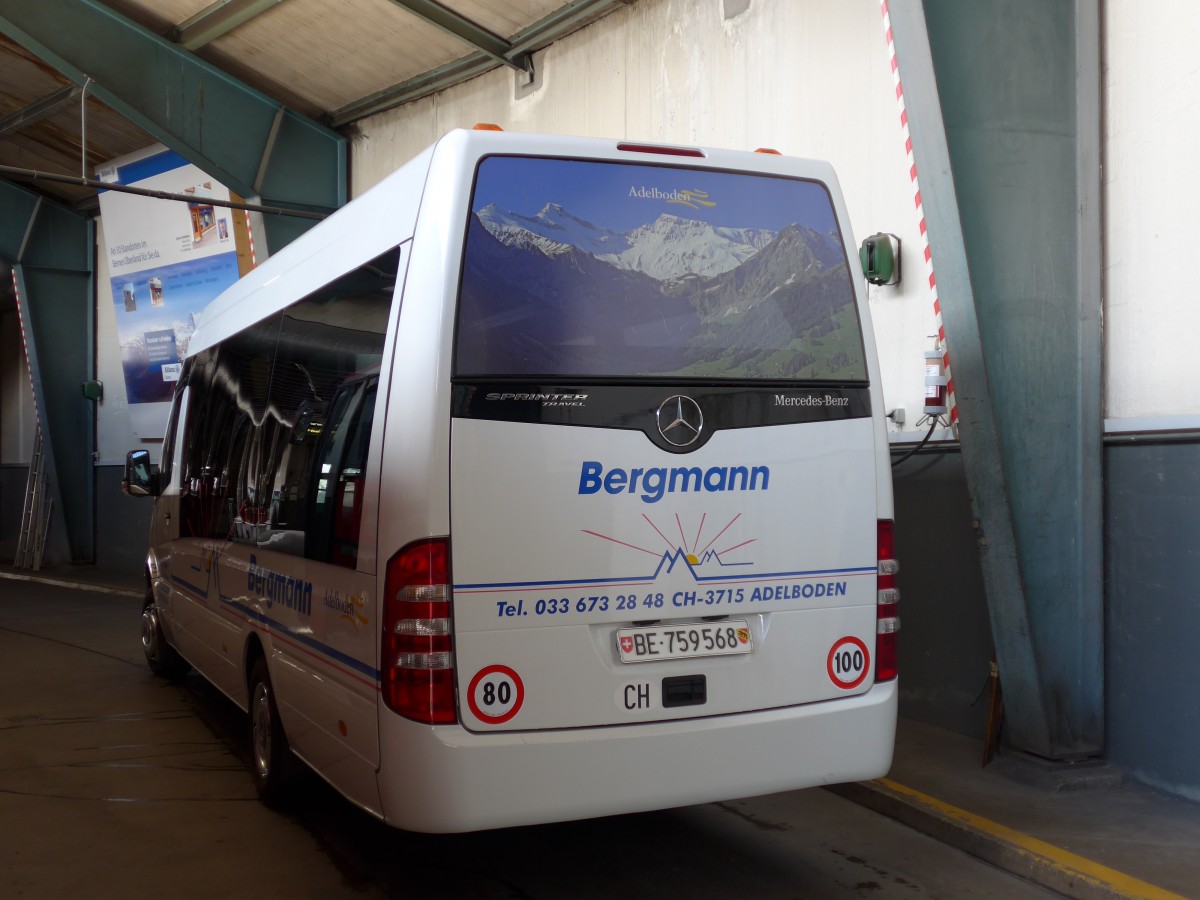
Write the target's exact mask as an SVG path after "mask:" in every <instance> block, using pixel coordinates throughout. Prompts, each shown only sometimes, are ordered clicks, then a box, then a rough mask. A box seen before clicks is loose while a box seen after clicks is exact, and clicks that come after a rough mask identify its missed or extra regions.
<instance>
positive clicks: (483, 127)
mask: <svg viewBox="0 0 1200 900" xmlns="http://www.w3.org/2000/svg"><path fill="white" fill-rule="evenodd" d="M472 130H473V131H503V130H504V129H503V128H501V127H500V126H499V125H493V124H492V123H491V122H476V123H475V127H474V128H473V129H472Z"/></svg>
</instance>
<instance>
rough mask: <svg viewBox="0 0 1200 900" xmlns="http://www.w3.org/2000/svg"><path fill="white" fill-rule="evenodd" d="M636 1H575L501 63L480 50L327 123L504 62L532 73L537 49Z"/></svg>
mask: <svg viewBox="0 0 1200 900" xmlns="http://www.w3.org/2000/svg"><path fill="white" fill-rule="evenodd" d="M392 2H393V3H399V4H400V5H401V6H404V7H405V8H411V5H412V4H415V3H416V0H392ZM634 2H635V0H574V2H572V3H568V4H566V5H565V6H562V7H560V8H559V9H557V10H555V11H554V12H553V13H551V14H550V15H548V16H546V17H545V18H544V19H539V20H538V21H537V22H534V23H533V24H532V25H530V26H529V27H528V28H525V29H523V30H521V31H519V32H517V33H516V34H515V35H513V36H512V37H511V38H509V39H508V40H507V41H504V44H505V45H506V46H507V48H508V49H507V50H506V51H505V52H504V53H503V54H501V55H503V56H505V59H502V60H499V61H497V58H496V56H495V55H494V54H488V53H485V52H483V51H482V50H480V51H478V52H476V53H472V54H471V55H470V56H464V57H463V58H462V59H458V60H455V61H454V62H452V63H448V64H446V65H444V66H439V67H438V68H436V69H434V70H432V71H430V72H424V73H422V74H420V75H418V76H416V77H415V78H410V79H408V80H407V81H402V82H400V83H399V84H394V85H392V86H391V87H388V88H384V89H383V90H382V91H378V92H376V93H374V94H371V95H369V96H367V97H363V98H362V99H361V100H356V101H354V102H353V103H348V104H347V105H345V106H343V107H341V108H340V109H336V110H334V111H333V112H332V113H330V115H329V116H327V117H326V120H327V122H328V123H329V124H330V125H331V126H332V127H334V128H340V127H341V126H343V125H348V124H349V123H351V122H354V121H357V120H358V119H363V118H366V117H367V116H371V115H374V114H375V113H379V112H383V111H384V110H387V109H392V108H393V107H396V106H400V105H401V104H403V103H408V102H410V101H412V100H419V99H420V98H422V97H428V96H429V95H430V94H436V93H437V92H438V91H443V90H445V89H446V88H448V87H452V86H454V85H456V84H459V83H460V82H463V81H466V80H468V79H470V78H474V77H476V76H477V75H482V74H484V73H485V72H488V71H491V70H492V69H494V68H496V67H497V66H498V65H500V64H501V63H503V64H505V65H511V66H512V67H513V68H515V69H520V70H521V71H524V72H529V71H532V67H533V52H534V51H535V50H539V49H541V48H542V47H545V46H547V45H549V44H552V43H554V42H555V41H557V40H558V39H560V38H563V37H566V36H567V35H568V34H570V33H571V32H573V31H577V30H579V29H580V28H583V27H584V26H585V25H590V24H591V23H592V22H595V21H596V20H597V19H600V18H602V17H604V16H606V15H607V14H608V13H610V12H612V11H613V10H615V9H618V8H620V7H623V6H630V5H632V4H633V3H634ZM522 56H527V57H528V59H529V66H528V68H526V67H525V66H522V65H519V64H516V65H514V63H513V60H516V59H519V58H521V57H522Z"/></svg>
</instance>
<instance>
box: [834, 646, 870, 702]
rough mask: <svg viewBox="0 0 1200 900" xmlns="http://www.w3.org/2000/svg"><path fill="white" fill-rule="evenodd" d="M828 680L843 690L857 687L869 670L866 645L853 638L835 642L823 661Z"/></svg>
mask: <svg viewBox="0 0 1200 900" xmlns="http://www.w3.org/2000/svg"><path fill="white" fill-rule="evenodd" d="M825 668H826V670H827V671H828V672H829V680H830V681H832V682H833V683H834V684H836V685H837V686H838V687H840V688H842V689H843V690H847V691H848V690H851V689H852V688H856V687H858V686H859V685H860V684H862V683H863V681H864V680H865V679H866V677H867V672H869V671H870V669H871V654H870V652H868V650H867V645H866V644H864V643H863V642H862V641H860V640H859V639H858V638H856V637H853V636H847V637H844V638H841V639H840V640H839V641H837V642H836V643H835V644H834V645H833V647H832V648H831V649H830V651H829V657H828V658H827V659H826V661H825Z"/></svg>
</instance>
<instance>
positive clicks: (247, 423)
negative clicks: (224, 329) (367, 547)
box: [180, 318, 279, 539]
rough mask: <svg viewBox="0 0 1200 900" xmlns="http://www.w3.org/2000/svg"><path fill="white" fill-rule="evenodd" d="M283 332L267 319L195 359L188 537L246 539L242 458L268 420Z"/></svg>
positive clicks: (183, 476)
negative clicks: (241, 513) (241, 528)
mask: <svg viewBox="0 0 1200 900" xmlns="http://www.w3.org/2000/svg"><path fill="white" fill-rule="evenodd" d="M278 328H279V320H278V318H275V319H271V320H267V321H266V322H261V323H259V324H257V325H255V326H253V327H251V328H249V329H247V330H246V331H244V332H242V333H240V334H238V335H236V336H234V337H232V338H230V339H229V340H228V341H226V342H224V343H223V344H221V345H219V346H217V347H213V348H211V349H209V350H206V351H204V352H202V353H200V354H197V356H196V357H195V359H193V360H192V363H191V366H190V369H189V377H188V381H187V386H188V389H189V393H190V397H189V400H188V410H187V424H186V426H185V431H184V447H185V451H184V454H183V456H182V462H183V471H182V472H181V473H180V514H181V517H182V520H183V521H182V524H181V530H182V533H183V534H184V535H186V536H192V537H205V538H217V539H230V538H234V539H236V538H238V537H239V535H238V533H237V529H238V518H237V510H236V507H237V501H238V495H239V492H240V490H241V477H240V476H241V471H242V470H241V467H240V466H241V457H242V456H243V455H244V453H245V447H246V444H247V443H248V441H249V439H250V431H252V430H254V429H253V427H252V423H254V422H262V421H263V420H264V419H265V418H266V411H267V391H268V387H269V384H270V377H269V376H270V371H271V362H272V355H273V352H274V344H275V335H276V334H277V332H278Z"/></svg>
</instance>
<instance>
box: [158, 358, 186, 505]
mask: <svg viewBox="0 0 1200 900" xmlns="http://www.w3.org/2000/svg"><path fill="white" fill-rule="evenodd" d="M191 365H192V361H191V360H190V359H189V360H188V361H187V362H186V363H184V366H183V374H182V375H180V377H179V383H178V384H177V385H176V386H175V394H174V396H173V397H172V398H171V415H170V417H169V418H168V419H167V433H166V436H165V437H164V438H163V445H162V453H161V454H160V456H159V460H158V478H159V484H161V485H162V486H163V487H166V486H167V485H169V484H170V483H171V476H172V475H173V474H174V471H175V448H176V445H177V441H176V440H175V429H176V428H178V427H179V409H180V407H181V406H183V403H184V400H185V399H186V397H187V382H188V376H189V374H190V372H191Z"/></svg>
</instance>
